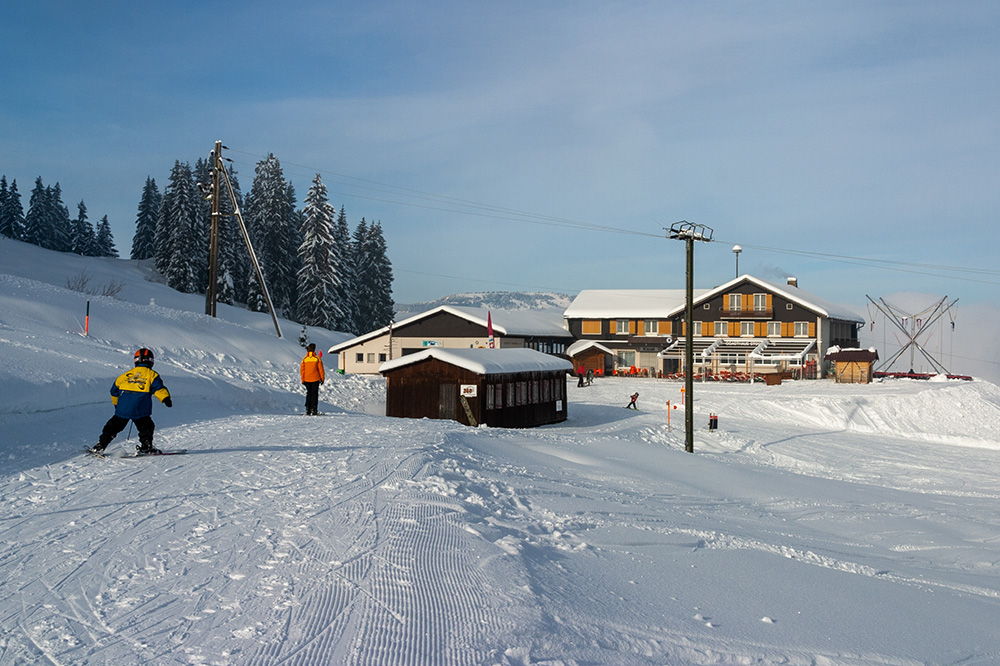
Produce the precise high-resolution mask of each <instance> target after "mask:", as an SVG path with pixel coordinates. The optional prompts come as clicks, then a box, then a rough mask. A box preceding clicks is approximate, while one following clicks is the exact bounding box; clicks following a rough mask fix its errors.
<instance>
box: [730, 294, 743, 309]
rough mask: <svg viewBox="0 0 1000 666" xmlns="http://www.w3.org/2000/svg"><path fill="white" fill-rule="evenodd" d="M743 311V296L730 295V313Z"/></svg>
mask: <svg viewBox="0 0 1000 666" xmlns="http://www.w3.org/2000/svg"><path fill="white" fill-rule="evenodd" d="M742 309H743V294H729V311H730V312H739V311H740V310H742Z"/></svg>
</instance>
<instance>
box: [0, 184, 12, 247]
mask: <svg viewBox="0 0 1000 666" xmlns="http://www.w3.org/2000/svg"><path fill="white" fill-rule="evenodd" d="M8 196H10V195H9V193H8V190H7V176H6V175H0V236H6V237H7V238H13V237H14V235H13V233H12V232H11V228H10V222H9V220H8V219H7V197H8Z"/></svg>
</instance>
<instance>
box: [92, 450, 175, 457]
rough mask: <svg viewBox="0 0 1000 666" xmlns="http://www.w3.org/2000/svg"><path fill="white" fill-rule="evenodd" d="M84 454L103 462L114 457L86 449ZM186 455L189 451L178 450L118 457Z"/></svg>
mask: <svg viewBox="0 0 1000 666" xmlns="http://www.w3.org/2000/svg"><path fill="white" fill-rule="evenodd" d="M83 452H84V453H86V454H87V455H90V456H93V457H95V458H100V459H102V460H103V459H105V458H110V457H112V456H108V455H106V454H104V453H100V452H98V451H94V450H93V449H84V450H83ZM185 453H187V449H178V450H176V451H161V452H159V453H142V454H139V453H133V454H131V455H124V456H118V457H120V458H156V457H159V456H179V455H182V454H185Z"/></svg>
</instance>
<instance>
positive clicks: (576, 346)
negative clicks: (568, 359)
mask: <svg viewBox="0 0 1000 666" xmlns="http://www.w3.org/2000/svg"><path fill="white" fill-rule="evenodd" d="M591 348H594V349H597V350H600V351H602V352H604V353H605V354H611V355H612V356H614V355H615V352H614V351H612V350H611V348H609V347H607V346H605V345H603V344H601V343H600V342H599V341H597V340H577V341H576V342H574V343H573V344H571V345H570V346H569V347H567V348H566V355H567V356H576V355H577V354H580V353H582V352H584V351H586V350H588V349H591Z"/></svg>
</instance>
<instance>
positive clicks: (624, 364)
mask: <svg viewBox="0 0 1000 666" xmlns="http://www.w3.org/2000/svg"><path fill="white" fill-rule="evenodd" d="M617 356H618V359H617V360H618V367H619V368H631V367H632V366H633V365H635V352H634V351H620V352H618V354H617Z"/></svg>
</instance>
